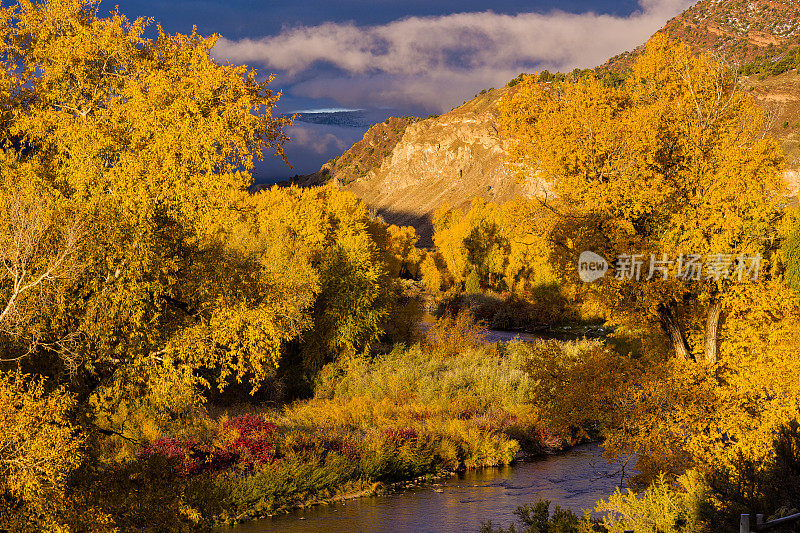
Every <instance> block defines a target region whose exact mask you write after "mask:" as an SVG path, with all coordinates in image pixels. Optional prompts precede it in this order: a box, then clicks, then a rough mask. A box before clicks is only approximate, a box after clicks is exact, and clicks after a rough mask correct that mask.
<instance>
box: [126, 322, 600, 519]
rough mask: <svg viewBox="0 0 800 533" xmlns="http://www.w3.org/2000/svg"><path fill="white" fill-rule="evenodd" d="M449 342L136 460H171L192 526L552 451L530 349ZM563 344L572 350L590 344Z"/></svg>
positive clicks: (358, 367) (343, 365)
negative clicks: (536, 392) (535, 394)
mask: <svg viewBox="0 0 800 533" xmlns="http://www.w3.org/2000/svg"><path fill="white" fill-rule="evenodd" d="M452 337H453V338H457V339H460V341H459V342H461V343H462V344H461V345H460V346H459V347H458V349H457V350H456V349H454V347H453V346H450V347H449V348H448V346H442V345H435V346H434V345H415V346H412V347H410V348H405V347H402V346H398V347H396V348H395V349H394V350H393V351H392V352H390V353H388V354H385V355H378V356H372V357H355V358H349V359H346V360H343V361H341V362H338V363H335V364H330V365H328V366H326V367H324V368H323V369H322V371H321V372H320V374H319V377H318V381H317V383H316V386H315V390H316V395H315V397H314V398H312V399H309V400H304V401H300V402H296V403H294V404H291V405H288V406H284V407H282V408H279V409H261V410H254V409H253V408H252V407H251V408H250V409H249V410H248V411H247V412H244V414H236V413H237V412H238V413H242V412H243V410H238V411H235V412H232V413H229V414H223V415H221V416H220V417H219V418H218V419H216V420H213V421H211V422H210V424H209V427H210V429H208V430H207V431H206V435H205V436H203V437H202V438H197V437H195V438H194V440H191V439H183V440H181V439H177V438H170V439H162V441H158V442H155V443H152V444H150V445H148V447H147V448H145V449H142V450H140V451H139V452H138V454H137V457H138V460H139V461H140V462H142V463H153V462H154V461H156V462H157V461H159V460H161V459H163V458H164V457H166V458H168V459H170V460H171V461H172V468H173V469H174V471H175V480H176V481H175V483H176V485H175V486H180V487H182V489H181V490H183V497H182V500H183V501H184V502H185V504H184V505H185V507H184V510H183V513H184V515H185V517H186V520H187V522H189V521H192V523H194V524H195V527H198V528H199V527H201V526H202V524H204V523H205V524H208V525H210V524H211V523H217V524H220V523H228V524H230V523H239V522H243V521H249V520H253V519H256V518H261V517H266V516H271V515H276V514H279V513H285V512H287V511H290V510H292V509H298V508H307V507H309V506H312V505H319V504H321V503H325V502H332V501H342V500H345V499H348V498H352V497H356V496H362V497H363V496H365V495H368V494H375V493H377V492H380V491H383V490H386V489H387V488H399V487H403V486H405V484H408V483H412V484H413V483H419V482H420V481H431V480H437V479H441V476H446V475H450V474H452V473H453V472H464V471H474V470H476V469H479V468H483V467H497V466H507V465H509V464H511V463H512V462H513V461H514V460H515V458H517V457H518V453H519V452H520V450H524V451H525V452H526V453H528V454H537V453H543V452H546V451H552V450H555V449H558V448H560V447H561V446H563V441H562V440H561V439H559V438H557V437H556V436H554V435H552V434H551V433H549V431H548V430H547V429H546V428H545V427H544V426H543V425H542V423H541V421H540V416H539V410H538V407H537V406H536V405H535V402H534V398H533V387H534V385H535V383H534V382H533V381H532V379H531V377H530V375H529V373H528V369H527V365H528V364H529V360H530V358H531V353H532V350H535V349H536V345H533V344H529V343H502V344H497V345H487V344H482V343H480V342H474V343H466V344H464V338H465V337H464V336H463V335H452ZM564 345H565V346H566V347H568V349H571V350H577V351H580V350H583V349H586V348H587V347H589V346H591V345H592V341H582V342H571V343H565V344H564ZM154 464H155V463H154ZM156 466H157V465H156ZM154 467H155V466H154Z"/></svg>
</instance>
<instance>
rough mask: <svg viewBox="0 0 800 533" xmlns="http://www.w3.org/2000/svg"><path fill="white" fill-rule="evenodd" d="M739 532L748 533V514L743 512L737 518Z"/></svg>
mask: <svg viewBox="0 0 800 533" xmlns="http://www.w3.org/2000/svg"><path fill="white" fill-rule="evenodd" d="M739 533H750V515H749V514H743V515H742V516H741V518H740V519H739Z"/></svg>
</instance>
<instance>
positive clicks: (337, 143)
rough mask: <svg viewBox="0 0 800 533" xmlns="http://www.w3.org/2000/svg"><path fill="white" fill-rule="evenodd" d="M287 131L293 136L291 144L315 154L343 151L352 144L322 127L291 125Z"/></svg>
mask: <svg viewBox="0 0 800 533" xmlns="http://www.w3.org/2000/svg"><path fill="white" fill-rule="evenodd" d="M286 133H287V134H288V135H289V137H290V138H291V146H294V147H302V148H305V149H306V150H309V151H311V152H313V153H315V154H329V153H342V152H344V151H345V150H347V149H348V148H349V147H350V145H349V144H347V142H346V141H344V140H342V139H340V138H339V137H337V136H336V135H334V134H332V133H325V132H324V131H320V128H316V129H314V128H312V127H304V126H290V127H288V128H286Z"/></svg>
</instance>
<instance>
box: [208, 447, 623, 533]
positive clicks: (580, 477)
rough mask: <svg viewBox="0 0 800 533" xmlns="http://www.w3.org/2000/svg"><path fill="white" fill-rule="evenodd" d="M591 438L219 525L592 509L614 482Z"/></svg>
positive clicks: (311, 529) (372, 526)
mask: <svg viewBox="0 0 800 533" xmlns="http://www.w3.org/2000/svg"><path fill="white" fill-rule="evenodd" d="M601 453H602V451H601V449H600V448H599V447H598V446H597V445H594V444H589V445H583V446H578V447H575V448H573V449H571V450H569V451H567V452H564V453H562V454H559V455H549V456H544V457H540V458H535V459H531V460H527V461H524V462H518V463H516V464H515V465H514V466H506V467H499V468H484V469H481V470H477V471H468V472H464V473H461V474H458V475H456V476H453V477H451V478H449V479H446V480H443V481H442V482H440V483H436V484H430V485H423V486H419V487H415V488H411V489H405V490H402V491H398V492H393V493H390V494H386V495H381V496H372V497H366V498H359V499H356V500H349V501H345V502H339V503H336V504H332V505H320V506H315V507H309V508H305V509H298V510H296V511H293V512H291V513H288V514H283V515H278V516H275V517H272V518H268V519H264V520H258V521H253V522H248V523H244V524H240V525H237V526H234V527H231V528H226V529H221V530H220V531H221V532H226V533H262V532H272V531H275V532H278V531H280V532H285V533H295V532H303V533H360V532H370V533H373V532H374V533H400V532H402V533H406V532H415V533H455V532H469V533H476V532H477V531H478V530H479V529H480V527H481V524H482V523H483V522H486V521H487V520H491V521H492V523H493V524H495V525H502V526H503V527H507V526H508V525H509V524H510V523H512V522H513V521H514V518H515V517H514V515H513V512H514V510H515V509H516V508H517V507H518V506H520V505H524V504H528V503H533V502H535V501H536V500H537V499H539V498H543V499H547V500H550V501H551V502H552V505H553V506H555V505H556V504H557V505H560V506H561V507H568V508H570V509H572V510H573V511H575V512H576V513H577V514H579V515H580V514H582V509H593V508H594V506H595V502H596V501H597V500H598V499H600V498H607V497H608V495H609V494H611V493H613V492H614V490H615V489H616V487H617V486H618V485H619V483H620V477H621V476H620V467H619V465H615V464H611V465H609V464H606V462H605V460H604V459H603V458H602V456H601Z"/></svg>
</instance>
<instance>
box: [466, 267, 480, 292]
mask: <svg viewBox="0 0 800 533" xmlns="http://www.w3.org/2000/svg"><path fill="white" fill-rule="evenodd" d="M464 290H465V291H467V292H469V293H472V294H477V293H479V292H481V277H480V275H479V274H478V271H477V270H472V271H470V273H469V274H468V275H467V279H465V280H464Z"/></svg>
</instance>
